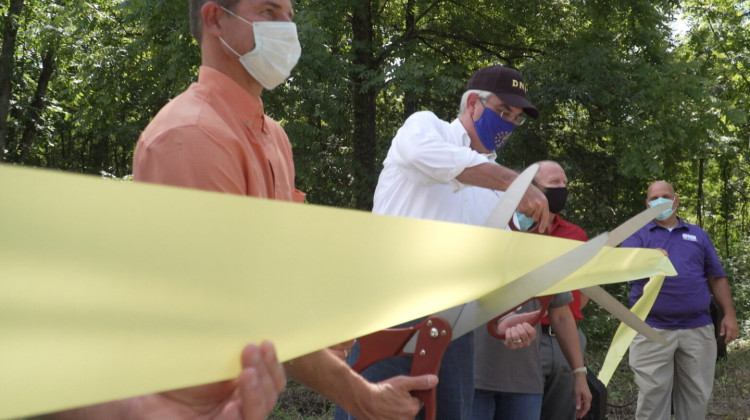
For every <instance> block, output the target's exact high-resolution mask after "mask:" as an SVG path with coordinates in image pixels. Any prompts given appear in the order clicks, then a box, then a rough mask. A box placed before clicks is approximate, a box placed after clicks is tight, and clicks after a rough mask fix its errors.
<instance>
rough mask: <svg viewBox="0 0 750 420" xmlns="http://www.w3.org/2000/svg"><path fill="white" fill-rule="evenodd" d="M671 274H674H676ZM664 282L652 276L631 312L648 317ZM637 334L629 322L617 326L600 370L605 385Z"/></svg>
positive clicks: (600, 377)
mask: <svg viewBox="0 0 750 420" xmlns="http://www.w3.org/2000/svg"><path fill="white" fill-rule="evenodd" d="M658 252H661V251H658ZM669 275H672V276H673V275H675V274H669ZM662 284H664V276H663V275H659V276H653V277H651V279H650V280H649V281H648V282H647V283H646V286H645V287H644V288H643V295H642V296H641V298H640V299H638V301H637V302H636V303H635V304H634V305H633V307H632V308H631V309H630V310H631V312H633V313H634V314H636V315H637V316H638V318H640V319H641V320H644V319H646V316H647V315H648V313H649V312H650V311H651V307H653V306H654V302H655V301H656V296H658V295H659V290H661V285H662ZM635 334H636V332H635V330H634V329H632V328H630V327H629V326H628V325H627V324H624V323H620V326H619V327H618V328H617V331H616V332H615V335H614V337H613V338H612V344H610V346H609V351H608V352H607V356H606V357H605V358H604V363H602V368H601V369H600V370H599V376H598V378H599V380H600V381H602V383H603V384H604V386H607V385H608V384H609V381H610V379H612V375H614V373H615V370H617V366H619V365H620V361H622V358H623V357H625V353H627V351H628V348H629V347H630V343H631V342H632V341H633V338H635Z"/></svg>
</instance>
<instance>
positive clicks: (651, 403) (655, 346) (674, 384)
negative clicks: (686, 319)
mask: <svg viewBox="0 0 750 420" xmlns="http://www.w3.org/2000/svg"><path fill="white" fill-rule="evenodd" d="M656 331H657V332H658V333H659V334H661V335H662V336H664V338H666V339H667V341H668V342H669V345H668V346H663V345H661V344H659V343H656V342H653V341H651V340H649V339H647V338H646V337H644V336H642V335H640V334H637V335H636V336H635V339H634V340H633V342H632V344H631V345H630V367H631V369H633V372H634V373H635V383H636V385H638V405H637V407H636V419H638V420H647V419H648V420H669V419H670V411H671V410H670V408H671V405H672V404H671V403H672V402H673V401H674V414H675V419H676V420H694V419H695V420H701V419H705V418H706V408H707V407H708V401H709V399H710V398H711V391H712V390H713V384H714V368H715V367H716V340H715V338H714V326H713V325H706V326H705V327H700V328H694V329H688V330H662V329H658V328H656Z"/></svg>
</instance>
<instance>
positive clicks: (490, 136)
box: [474, 107, 516, 151]
mask: <svg viewBox="0 0 750 420" xmlns="http://www.w3.org/2000/svg"><path fill="white" fill-rule="evenodd" d="M515 127H516V125H515V124H513V123H512V122H510V121H507V120H505V119H504V118H503V117H501V116H500V115H498V113H497V112H495V111H493V110H491V109H489V108H487V107H485V108H484V111H483V112H482V116H481V117H479V119H478V120H476V121H474V128H475V129H476V130H477V135H479V140H481V141H482V145H483V146H484V147H486V148H487V150H490V151H492V150H497V149H499V148H501V147H503V146H504V145H505V143H506V142H507V141H508V139H510V134H511V133H512V132H513V129H514V128H515Z"/></svg>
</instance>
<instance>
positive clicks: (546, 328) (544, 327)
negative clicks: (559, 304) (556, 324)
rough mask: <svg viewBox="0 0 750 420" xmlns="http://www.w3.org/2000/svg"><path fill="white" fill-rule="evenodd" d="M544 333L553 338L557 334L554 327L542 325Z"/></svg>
mask: <svg viewBox="0 0 750 420" xmlns="http://www.w3.org/2000/svg"><path fill="white" fill-rule="evenodd" d="M542 332H543V333H545V334H549V335H551V336H553V337H554V336H555V332H554V331H552V325H544V324H542Z"/></svg>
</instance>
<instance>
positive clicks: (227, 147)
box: [133, 0, 437, 419]
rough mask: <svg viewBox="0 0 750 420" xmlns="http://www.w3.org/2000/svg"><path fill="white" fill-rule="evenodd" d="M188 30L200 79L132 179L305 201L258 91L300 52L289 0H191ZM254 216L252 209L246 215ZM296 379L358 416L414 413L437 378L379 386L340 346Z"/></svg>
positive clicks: (158, 131) (286, 147)
mask: <svg viewBox="0 0 750 420" xmlns="http://www.w3.org/2000/svg"><path fill="white" fill-rule="evenodd" d="M190 13H191V19H190V21H191V30H192V32H193V35H194V36H195V38H196V40H198V44H199V45H200V47H201V57H202V66H201V68H200V73H199V76H198V82H197V83H194V84H193V85H191V86H190V88H189V89H188V90H187V91H186V92H184V93H182V94H181V95H179V96H178V97H176V98H175V99H173V100H172V101H171V102H170V103H169V104H167V105H166V106H165V107H164V108H163V109H162V110H161V111H160V112H159V114H158V115H157V116H156V117H155V118H154V120H153V121H152V122H151V124H149V126H148V127H147V128H146V130H145V131H144V132H143V134H142V136H141V138H140V139H139V141H138V145H137V147H136V152H135V157H134V165H133V177H134V179H135V180H136V181H145V182H155V183H161V184H168V185H175V186H183V187H189V188H199V189H204V190H211V191H220V192H227V193H232V194H240V195H248V196H254V197H261V198H269V199H277V200H287V201H297V202H301V201H303V199H304V195H303V194H302V193H301V192H299V191H297V190H296V189H295V187H294V163H293V161H292V150H291V144H290V142H289V139H288V138H287V135H286V133H285V132H284V130H283V129H282V128H281V126H280V125H279V124H278V123H277V122H276V121H274V120H273V119H271V118H270V117H268V116H267V115H265V114H264V111H263V102H262V101H261V93H262V91H263V89H264V88H265V89H273V88H274V87H276V86H277V85H279V84H281V83H283V82H284V80H285V79H286V78H287V77H288V76H289V73H290V72H291V70H292V68H293V67H294V65H295V64H296V62H297V59H298V58H299V55H300V46H299V41H298V40H297V33H296V27H295V25H294V24H293V23H292V16H293V11H292V6H291V1H290V0H233V1H232V0H223V1H206V0H191V11H190ZM248 217H250V215H249V216H248ZM284 367H285V370H286V372H287V373H288V375H289V376H290V377H291V378H292V379H294V380H296V381H297V382H299V383H301V384H303V385H305V386H307V387H309V388H311V389H313V390H315V391H317V392H319V393H321V394H322V395H324V396H325V397H327V398H329V399H330V400H332V401H334V402H336V403H337V404H339V405H341V406H343V407H347V410H351V411H352V412H355V413H357V417H358V418H362V419H376V418H377V419H406V418H413V417H414V416H415V415H416V413H417V412H418V411H419V409H420V408H421V403H420V402H419V400H418V399H416V398H414V397H412V396H411V395H410V394H409V392H410V391H411V390H413V389H429V388H431V387H433V386H435V385H436V384H437V377H435V376H434V375H424V376H419V377H406V376H400V377H396V378H392V379H390V380H387V381H383V382H380V383H377V384H372V383H369V382H368V381H366V380H364V379H363V378H362V377H361V376H360V375H359V374H357V373H356V372H354V371H353V370H352V369H351V368H350V367H349V366H348V365H347V364H346V363H345V362H344V361H343V360H341V358H340V357H339V355H337V354H336V352H334V351H331V350H329V349H326V350H321V351H318V352H315V353H312V354H309V355H306V356H302V357H300V358H298V359H295V360H292V361H289V362H287V363H286V364H285V365H284Z"/></svg>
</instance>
